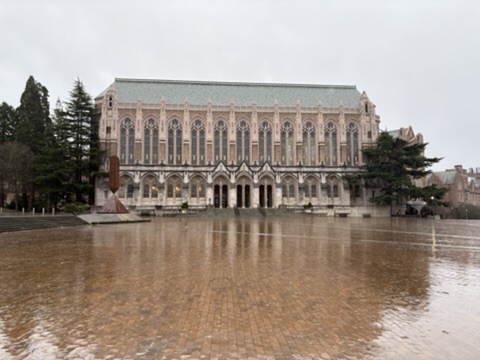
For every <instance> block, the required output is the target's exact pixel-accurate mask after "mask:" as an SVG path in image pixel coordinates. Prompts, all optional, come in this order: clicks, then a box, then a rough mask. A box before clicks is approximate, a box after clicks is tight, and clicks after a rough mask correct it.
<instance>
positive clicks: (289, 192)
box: [282, 177, 296, 199]
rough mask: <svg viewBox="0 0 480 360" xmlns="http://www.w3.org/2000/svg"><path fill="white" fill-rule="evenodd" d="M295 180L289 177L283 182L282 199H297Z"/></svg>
mask: <svg viewBox="0 0 480 360" xmlns="http://www.w3.org/2000/svg"><path fill="white" fill-rule="evenodd" d="M295 183H296V182H295V180H294V179H292V178H291V177H287V178H285V179H284V180H283V181H282V197H283V198H285V199H295V198H296V192H295V188H296V186H295Z"/></svg>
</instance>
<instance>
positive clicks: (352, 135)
mask: <svg viewBox="0 0 480 360" xmlns="http://www.w3.org/2000/svg"><path fill="white" fill-rule="evenodd" d="M347 164H349V165H356V164H358V127H357V125H356V124H355V123H354V122H351V123H349V124H348V126H347Z"/></svg>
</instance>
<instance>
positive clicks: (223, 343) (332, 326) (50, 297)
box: [0, 215, 480, 360]
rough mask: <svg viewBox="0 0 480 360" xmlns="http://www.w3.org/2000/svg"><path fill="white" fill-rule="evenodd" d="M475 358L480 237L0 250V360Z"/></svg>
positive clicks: (55, 239)
mask: <svg viewBox="0 0 480 360" xmlns="http://www.w3.org/2000/svg"><path fill="white" fill-rule="evenodd" d="M479 344H480V222H475V221H456V222H453V221H440V220H425V219H404V218H392V219H390V218H388V219H375V218H372V219H348V218H322V217H316V216H300V215H299V216H292V217H278V218H273V217H267V218H251V219H241V218H240V219H239V218H231V219H228V218H227V219H208V218H194V217H189V218H155V219H153V221H152V222H151V223H138V224H121V225H101V226H93V227H91V226H85V227H75V228H67V229H54V230H40V231H29V232H19V233H4V234H0V358H1V359H7V360H9V359H248V358H250V359H368V360H370V359H478V358H480V345H479Z"/></svg>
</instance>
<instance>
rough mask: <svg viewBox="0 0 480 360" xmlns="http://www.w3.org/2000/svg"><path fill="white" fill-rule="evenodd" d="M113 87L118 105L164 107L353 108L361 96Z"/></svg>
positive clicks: (166, 83)
mask: <svg viewBox="0 0 480 360" xmlns="http://www.w3.org/2000/svg"><path fill="white" fill-rule="evenodd" d="M113 86H114V88H115V90H116V92H117V98H118V100H119V102H121V103H135V102H136V101H137V99H138V98H140V99H141V100H142V102H143V103H149V104H154V103H159V102H160V100H161V99H162V98H163V99H165V102H166V103H167V104H183V103H184V102H185V100H187V101H188V103H189V104H191V105H206V104H207V102H208V101H211V102H212V105H214V106H215V105H218V106H225V105H229V104H230V102H232V101H233V102H234V103H235V105H236V106H251V105H252V103H253V102H254V101H255V103H256V104H257V106H273V105H274V103H275V101H277V102H278V105H279V106H280V107H282V106H295V105H296V103H297V100H298V101H300V105H301V106H302V107H316V106H318V104H319V102H321V104H322V106H323V107H338V106H339V103H340V102H342V103H343V106H344V107H345V108H356V107H358V104H359V102H360V97H361V94H360V92H359V91H358V90H357V88H356V87H355V86H339V85H306V84H273V83H272V84H262V83H241V82H238V83H237V82H210V81H208V82H207V81H174V80H138V79H119V78H117V79H115V82H114V83H113Z"/></svg>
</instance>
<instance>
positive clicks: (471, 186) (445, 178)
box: [427, 165, 480, 207]
mask: <svg viewBox="0 0 480 360" xmlns="http://www.w3.org/2000/svg"><path fill="white" fill-rule="evenodd" d="M432 184H435V185H437V186H438V187H445V188H447V189H448V193H447V194H446V195H445V200H446V201H448V202H449V203H450V205H452V206H453V207H456V206H458V205H459V204H462V203H463V204H471V205H476V206H480V169H478V168H477V169H476V170H475V171H474V170H473V169H470V170H469V171H467V170H466V169H463V166H462V165H456V166H455V168H454V169H449V170H445V171H437V172H434V173H432V174H430V175H429V176H428V177H427V185H432Z"/></svg>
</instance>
